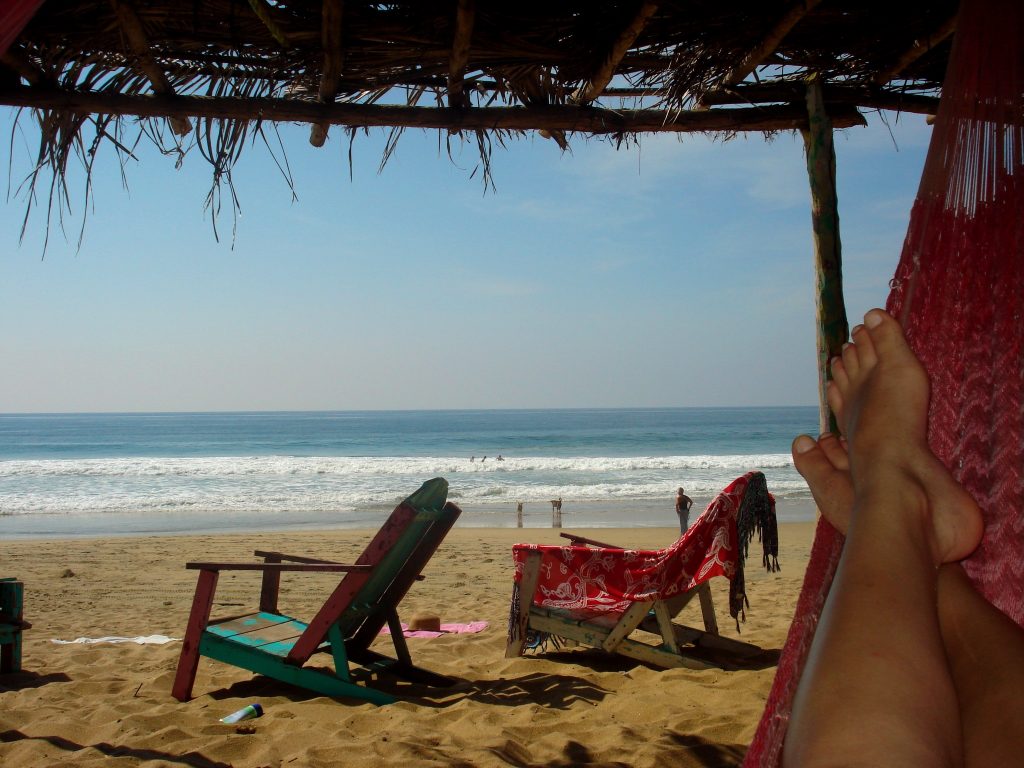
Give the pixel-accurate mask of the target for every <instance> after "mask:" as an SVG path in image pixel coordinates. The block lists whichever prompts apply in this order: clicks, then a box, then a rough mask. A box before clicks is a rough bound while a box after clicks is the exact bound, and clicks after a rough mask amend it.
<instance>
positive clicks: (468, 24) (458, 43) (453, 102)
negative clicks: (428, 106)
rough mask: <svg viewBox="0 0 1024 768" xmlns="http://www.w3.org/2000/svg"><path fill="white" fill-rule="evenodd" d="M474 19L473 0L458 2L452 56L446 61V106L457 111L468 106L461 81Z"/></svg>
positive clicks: (474, 5)
mask: <svg viewBox="0 0 1024 768" xmlns="http://www.w3.org/2000/svg"><path fill="white" fill-rule="evenodd" d="M475 17H476V3H475V2H474V0H459V5H458V8H457V9H456V11H455V36H454V38H453V40H452V55H451V58H449V60H448V106H449V107H451V108H452V109H459V108H461V107H464V106H469V105H468V104H466V103H465V99H464V96H465V94H464V91H463V85H464V83H463V80H464V78H465V75H466V66H467V65H468V64H469V45H470V41H471V40H472V39H473V21H474V19H475Z"/></svg>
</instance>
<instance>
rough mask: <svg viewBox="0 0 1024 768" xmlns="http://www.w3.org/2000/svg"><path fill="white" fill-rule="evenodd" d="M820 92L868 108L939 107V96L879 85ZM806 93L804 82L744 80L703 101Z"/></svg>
mask: <svg viewBox="0 0 1024 768" xmlns="http://www.w3.org/2000/svg"><path fill="white" fill-rule="evenodd" d="M822 91H823V93H824V100H825V103H827V104H854V105H857V106H860V107H866V108H869V109H891V110H893V111H896V112H911V113H915V114H920V115H934V114H935V113H936V112H938V109H939V99H938V98H937V97H935V96H923V95H920V94H913V93H900V92H899V91H893V90H887V89H883V88H879V87H871V86H862V85H824V86H822ZM805 92H806V86H805V85H804V84H803V83H743V84H741V85H734V86H732V87H730V88H723V89H721V90H718V91H714V92H713V93H709V94H707V96H705V97H704V102H703V103H704V104H705V105H706V106H709V107H711V106H721V105H726V104H770V103H778V102H797V101H800V100H802V99H803V98H804V93H805Z"/></svg>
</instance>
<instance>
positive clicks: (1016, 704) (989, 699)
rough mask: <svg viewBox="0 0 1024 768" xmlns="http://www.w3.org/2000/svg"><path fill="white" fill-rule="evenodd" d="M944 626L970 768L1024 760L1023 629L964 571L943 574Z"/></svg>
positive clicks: (953, 567) (946, 569)
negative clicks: (982, 591)
mask: <svg viewBox="0 0 1024 768" xmlns="http://www.w3.org/2000/svg"><path fill="white" fill-rule="evenodd" d="M939 626H940V628H941V629H942V639H943V642H944V643H945V646H946V655H947V656H948V657H949V666H950V669H951V670H952V672H953V683H954V685H955V686H956V693H957V698H958V699H959V701H960V719H961V722H962V723H963V734H964V736H963V739H964V754H965V756H966V758H967V760H966V764H967V766H969V768H981V767H982V766H986V767H987V766H995V765H1019V764H1020V763H1021V761H1022V760H1024V630H1022V629H1021V628H1020V627H1018V626H1017V624H1015V623H1014V622H1013V620H1011V619H1010V618H1009V617H1007V616H1006V614H1004V613H1003V612H1002V611H1000V610H999V609H997V608H995V607H994V606H993V605H992V604H991V603H989V602H988V601H987V600H986V599H985V598H983V597H982V596H981V595H980V594H978V592H977V591H976V590H975V589H974V587H973V586H972V585H971V582H970V580H969V579H968V578H967V574H965V573H964V571H963V568H961V567H960V566H959V565H957V564H955V563H952V564H949V565H944V566H942V568H941V569H940V570H939Z"/></svg>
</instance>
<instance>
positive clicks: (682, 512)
mask: <svg viewBox="0 0 1024 768" xmlns="http://www.w3.org/2000/svg"><path fill="white" fill-rule="evenodd" d="M692 506H693V499H691V498H690V497H689V496H687V495H686V491H684V490H683V488H682V486H680V487H679V492H678V493H677V494H676V514H677V515H678V516H679V533H686V529H687V528H689V527H690V507H692Z"/></svg>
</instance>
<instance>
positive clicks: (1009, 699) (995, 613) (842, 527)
mask: <svg viewBox="0 0 1024 768" xmlns="http://www.w3.org/2000/svg"><path fill="white" fill-rule="evenodd" d="M793 463H794V465H795V466H796V468H797V471H798V472H800V474H801V475H802V476H803V477H804V479H805V480H807V486H808V488H810V490H811V495H812V496H814V500H815V502H816V503H817V505H818V509H819V510H820V511H821V513H822V514H823V515H824V516H825V518H826V519H827V520H828V521H829V522H830V523H832V525H834V526H835V527H836V528H837V529H838V530H839V532H840V533H844V534H845V533H846V531H847V529H848V528H849V524H850V515H851V512H852V509H853V483H852V481H851V479H850V461H849V457H848V455H847V453H846V448H845V446H844V445H843V443H842V441H841V440H840V439H838V438H836V437H835V436H834V435H831V434H825V435H822V436H821V437H820V438H819V439H818V440H814V439H812V438H810V437H808V436H806V435H801V436H800V437H798V438H797V439H796V440H794V441H793ZM936 593H937V601H938V615H939V628H940V630H941V632H942V639H943V645H944V646H945V648H946V658H947V659H948V662H949V666H950V671H951V673H952V676H953V687H954V689H955V690H956V696H957V701H958V703H959V708H960V719H961V723H962V726H963V740H964V758H965V763H966V765H967V766H969V768H974V767H975V766H977V767H978V768H981V767H982V766H994V765H1012V764H1013V763H1014V762H1015V761H1018V760H1019V759H1020V755H1021V754H1024V736H1022V735H1021V724H1022V723H1024V697H1022V696H1021V695H1020V692H1021V691H1024V629H1021V628H1020V627H1019V626H1017V624H1015V623H1014V622H1013V621H1012V620H1010V619H1009V618H1007V617H1006V615H1005V614H1003V613H1002V612H1001V611H999V610H998V609H997V608H995V607H994V606H993V605H992V604H991V603H989V602H988V601H987V600H985V599H984V598H983V597H982V596H981V595H979V594H978V592H977V591H975V589H974V587H972V586H971V583H970V581H969V580H968V579H967V576H966V574H965V573H964V571H963V569H962V568H961V567H960V566H959V565H957V564H955V563H949V564H946V565H943V566H942V567H941V568H940V569H939V575H938V585H937V589H936Z"/></svg>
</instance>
